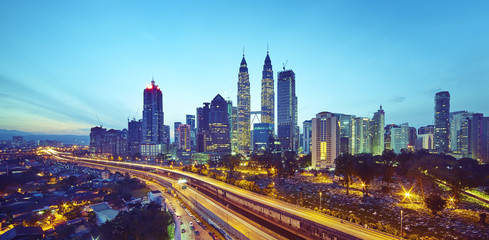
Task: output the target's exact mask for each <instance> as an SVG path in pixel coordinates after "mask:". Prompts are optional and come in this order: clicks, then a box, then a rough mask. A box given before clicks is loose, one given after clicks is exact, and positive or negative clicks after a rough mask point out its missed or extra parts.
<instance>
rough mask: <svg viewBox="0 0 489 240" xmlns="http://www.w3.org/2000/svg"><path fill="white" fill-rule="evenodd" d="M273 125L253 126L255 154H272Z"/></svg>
mask: <svg viewBox="0 0 489 240" xmlns="http://www.w3.org/2000/svg"><path fill="white" fill-rule="evenodd" d="M273 130H274V129H273V124H272V123H255V124H253V152H255V153H257V152H260V153H263V152H271V151H272V149H273V142H274V139H273Z"/></svg>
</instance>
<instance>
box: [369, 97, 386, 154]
mask: <svg viewBox="0 0 489 240" xmlns="http://www.w3.org/2000/svg"><path fill="white" fill-rule="evenodd" d="M384 125H385V112H384V110H383V109H382V106H380V109H379V110H378V111H377V112H376V113H374V117H373V118H372V121H370V137H371V141H370V142H371V144H372V147H371V149H370V150H371V152H372V154H373V155H382V152H384Z"/></svg>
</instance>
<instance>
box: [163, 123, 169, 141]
mask: <svg viewBox="0 0 489 240" xmlns="http://www.w3.org/2000/svg"><path fill="white" fill-rule="evenodd" d="M170 133H171V132H170V125H163V143H164V144H170Z"/></svg>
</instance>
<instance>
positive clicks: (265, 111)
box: [261, 50, 275, 124]
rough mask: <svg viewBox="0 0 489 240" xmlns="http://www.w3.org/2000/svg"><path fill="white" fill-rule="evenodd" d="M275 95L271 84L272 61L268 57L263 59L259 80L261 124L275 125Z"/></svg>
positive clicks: (272, 83)
mask: <svg viewBox="0 0 489 240" xmlns="http://www.w3.org/2000/svg"><path fill="white" fill-rule="evenodd" d="M274 99H275V94H274V82H273V70H272V61H271V60H270V56H269V55H268V50H267V56H266V58H265V64H264V65H263V72H262V80H261V122H262V123H271V124H275V118H274V115H275V111H274V106H275V101H274Z"/></svg>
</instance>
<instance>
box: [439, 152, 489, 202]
mask: <svg viewBox="0 0 489 240" xmlns="http://www.w3.org/2000/svg"><path fill="white" fill-rule="evenodd" d="M486 176H487V174H486V173H485V172H484V170H483V167H482V166H481V165H479V162H477V160H475V159H471V158H462V159H460V160H456V162H455V164H454V165H453V166H451V167H450V168H448V169H447V170H446V172H445V174H444V176H443V178H444V180H445V181H446V183H447V184H448V186H450V188H451V190H452V193H453V194H454V196H455V200H457V201H458V200H459V199H460V194H461V193H462V192H464V191H466V190H469V189H471V188H475V187H477V186H479V185H481V184H482V183H483V181H484V178H485V177H486Z"/></svg>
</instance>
